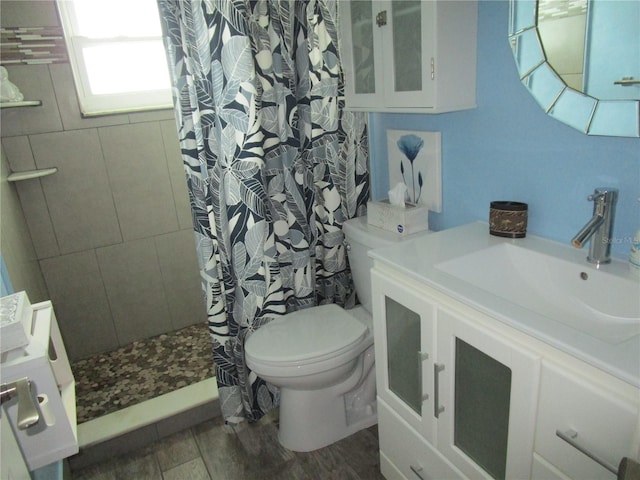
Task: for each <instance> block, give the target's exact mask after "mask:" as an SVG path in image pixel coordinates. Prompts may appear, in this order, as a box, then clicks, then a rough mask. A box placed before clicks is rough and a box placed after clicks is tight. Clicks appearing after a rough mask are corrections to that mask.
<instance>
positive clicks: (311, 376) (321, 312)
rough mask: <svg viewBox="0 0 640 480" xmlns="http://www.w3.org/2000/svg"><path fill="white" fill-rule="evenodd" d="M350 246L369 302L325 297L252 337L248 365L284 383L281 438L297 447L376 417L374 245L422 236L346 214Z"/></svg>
mask: <svg viewBox="0 0 640 480" xmlns="http://www.w3.org/2000/svg"><path fill="white" fill-rule="evenodd" d="M344 233H345V236H346V239H347V240H346V243H347V251H348V255H349V261H350V265H351V269H352V272H353V277H354V284H355V286H356V290H357V293H358V298H359V300H360V302H361V304H362V305H360V306H358V307H356V308H353V309H350V310H345V309H343V308H341V307H339V306H338V305H320V306H317V307H312V308H307V309H304V310H300V311H297V312H293V313H289V314H287V315H284V316H282V317H279V318H276V319H274V320H272V321H271V322H270V323H268V324H267V325H264V326H263V327H261V328H260V329H259V330H257V331H256V332H254V333H253V334H251V335H250V336H249V337H248V339H247V341H246V343H245V358H246V361H247V366H248V367H249V368H250V369H251V370H252V371H253V372H254V373H255V374H256V375H258V376H260V377H261V378H263V379H264V380H266V381H267V382H269V383H271V384H273V385H275V386H277V387H280V420H279V423H280V426H279V431H278V439H279V441H280V443H281V444H282V445H283V446H284V447H286V448H288V449H290V450H294V451H298V452H308V451H312V450H316V449H318V448H322V447H325V446H327V445H329V444H331V443H334V442H336V441H338V440H340V439H342V438H345V437H347V436H349V435H351V434H353V433H355V432H357V431H359V430H362V429H364V428H368V427H370V426H372V425H375V424H376V423H377V409H376V384H375V362H374V359H375V355H374V346H373V326H372V325H373V320H372V317H371V313H370V311H371V294H370V281H371V280H370V272H369V270H370V267H371V264H372V262H371V260H370V259H369V258H368V256H367V252H368V250H370V249H371V248H376V247H379V246H386V245H389V244H391V243H394V242H398V241H406V240H409V239H410V238H414V237H415V236H408V237H399V236H397V235H396V234H393V233H390V232H386V231H383V230H380V229H378V228H376V227H371V226H369V225H368V224H367V222H366V217H359V218H355V219H352V220H349V221H347V222H345V224H344Z"/></svg>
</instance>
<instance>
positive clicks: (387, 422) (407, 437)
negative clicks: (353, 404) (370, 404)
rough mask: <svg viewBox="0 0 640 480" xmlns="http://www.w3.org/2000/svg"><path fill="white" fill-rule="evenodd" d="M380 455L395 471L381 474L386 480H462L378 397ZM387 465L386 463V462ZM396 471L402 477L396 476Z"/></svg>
mask: <svg viewBox="0 0 640 480" xmlns="http://www.w3.org/2000/svg"><path fill="white" fill-rule="evenodd" d="M378 432H379V433H378V436H379V438H380V452H381V453H382V454H383V455H384V456H385V457H386V459H387V460H389V461H390V462H391V463H392V466H393V467H395V468H392V469H389V470H388V471H385V470H384V469H383V471H382V473H383V474H384V475H385V477H386V478H389V479H391V478H403V477H404V478H406V479H408V480H420V479H423V480H430V479H438V478H459V479H462V478H465V477H464V476H463V475H462V473H460V472H459V471H458V470H457V469H456V468H455V467H454V466H453V465H451V464H450V463H449V461H448V460H446V459H445V458H444V457H442V455H440V454H439V453H437V452H436V451H435V449H434V448H433V447H432V446H431V445H430V444H429V443H428V442H427V441H426V440H424V439H423V438H422V437H421V436H420V435H418V434H417V433H416V431H415V430H414V429H413V428H411V427H410V426H409V424H408V423H406V422H405V421H404V420H403V419H402V418H401V417H400V416H399V415H397V414H396V413H395V412H394V411H393V410H392V409H391V408H390V407H389V406H388V405H387V404H385V403H384V401H383V400H380V398H378ZM385 463H386V462H385ZM398 472H400V473H401V474H402V477H398Z"/></svg>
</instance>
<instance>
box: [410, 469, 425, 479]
mask: <svg viewBox="0 0 640 480" xmlns="http://www.w3.org/2000/svg"><path fill="white" fill-rule="evenodd" d="M409 468H410V469H411V471H412V472H413V473H415V474H416V476H417V477H418V478H419V479H420V480H424V477H423V476H422V475H421V473H422V472H423V471H424V468H422V467H421V466H420V465H418V466H417V467H414V466H413V465H409Z"/></svg>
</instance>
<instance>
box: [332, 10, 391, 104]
mask: <svg viewBox="0 0 640 480" xmlns="http://www.w3.org/2000/svg"><path fill="white" fill-rule="evenodd" d="M387 4H388V2H381V1H372V0H351V1H342V2H340V3H339V9H340V33H341V44H340V55H341V57H342V64H343V68H344V74H345V87H344V88H345V97H346V105H347V107H348V108H365V109H366V108H371V109H375V108H376V107H378V108H379V107H381V106H382V105H381V104H382V98H383V87H382V82H383V80H382V73H381V72H382V68H381V67H382V65H381V64H382V60H381V58H380V54H381V52H380V49H381V37H380V32H379V31H378V28H379V27H378V26H377V25H376V15H377V14H378V13H379V12H381V11H384V10H385V8H386V7H385V5H387Z"/></svg>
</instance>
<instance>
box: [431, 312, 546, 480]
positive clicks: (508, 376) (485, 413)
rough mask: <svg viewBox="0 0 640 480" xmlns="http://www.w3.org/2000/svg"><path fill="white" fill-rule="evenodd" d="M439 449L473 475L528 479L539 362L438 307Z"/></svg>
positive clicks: (495, 336)
mask: <svg viewBox="0 0 640 480" xmlns="http://www.w3.org/2000/svg"><path fill="white" fill-rule="evenodd" d="M437 329H438V346H437V348H438V361H437V364H436V368H437V369H438V370H439V373H437V374H436V377H435V379H434V380H435V390H436V391H437V395H436V399H435V401H436V402H437V406H436V407H437V409H438V410H439V411H440V413H439V416H438V421H437V422H438V425H437V435H438V450H440V451H441V452H442V453H443V454H444V455H445V456H446V457H447V458H448V459H449V460H450V461H451V462H452V463H453V464H454V465H456V467H458V468H459V469H460V470H461V471H462V472H463V473H464V474H465V475H467V476H469V477H473V478H478V477H480V478H482V477H484V478H496V479H505V478H519V479H525V478H529V476H530V474H531V463H532V456H533V432H534V425H535V411H536V403H537V389H538V382H539V376H540V359H539V358H538V357H537V356H535V355H533V354H531V353H529V352H528V351H527V350H525V349H523V348H521V346H519V345H517V344H514V343H512V342H510V341H509V340H508V339H505V338H503V337H501V336H498V335H496V334H495V333H493V332H492V331H490V330H488V329H486V328H484V327H482V326H480V325H479V323H478V322H477V321H472V319H469V320H467V319H464V318H462V317H461V316H460V315H459V314H458V313H453V312H451V311H448V310H445V309H439V310H438V327H437Z"/></svg>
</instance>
